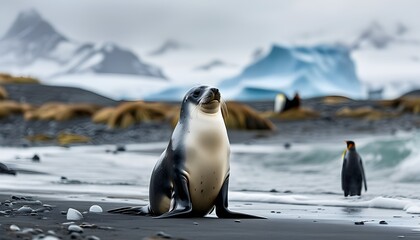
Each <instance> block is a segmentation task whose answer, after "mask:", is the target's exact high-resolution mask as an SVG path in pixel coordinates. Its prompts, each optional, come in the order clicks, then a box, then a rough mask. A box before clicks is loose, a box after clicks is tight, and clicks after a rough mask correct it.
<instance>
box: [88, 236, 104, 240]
mask: <svg viewBox="0 0 420 240" xmlns="http://www.w3.org/2000/svg"><path fill="white" fill-rule="evenodd" d="M86 240H101V239H100V238H99V237H97V236H93V235H92V236H87V237H86Z"/></svg>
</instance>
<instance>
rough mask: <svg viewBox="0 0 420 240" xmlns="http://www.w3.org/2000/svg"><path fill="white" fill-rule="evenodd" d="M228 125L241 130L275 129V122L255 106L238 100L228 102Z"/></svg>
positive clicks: (226, 121)
mask: <svg viewBox="0 0 420 240" xmlns="http://www.w3.org/2000/svg"><path fill="white" fill-rule="evenodd" d="M226 107H227V116H225V117H224V119H225V123H226V127H227V128H229V129H240V130H275V129H276V127H275V126H274V124H273V123H272V122H271V121H270V120H268V119H266V118H264V117H262V116H261V115H260V114H259V113H258V112H257V111H255V110H254V109H253V108H251V107H249V106H247V105H245V104H242V103H238V102H227V103H226Z"/></svg>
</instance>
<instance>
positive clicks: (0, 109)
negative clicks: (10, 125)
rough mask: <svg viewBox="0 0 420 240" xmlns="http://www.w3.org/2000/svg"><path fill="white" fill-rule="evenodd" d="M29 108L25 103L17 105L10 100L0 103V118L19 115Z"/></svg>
mask: <svg viewBox="0 0 420 240" xmlns="http://www.w3.org/2000/svg"><path fill="white" fill-rule="evenodd" d="M31 108H32V106H30V105H29V104H26V103H18V102H15V101H10V100H6V101H0V117H7V116H9V115H12V114H20V113H23V112H25V111H26V110H28V109H31Z"/></svg>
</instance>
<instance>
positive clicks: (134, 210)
mask: <svg viewBox="0 0 420 240" xmlns="http://www.w3.org/2000/svg"><path fill="white" fill-rule="evenodd" d="M108 212H109V213H120V214H130V215H142V216H146V215H150V209H149V206H139V207H122V208H116V209H111V210H109V211H108Z"/></svg>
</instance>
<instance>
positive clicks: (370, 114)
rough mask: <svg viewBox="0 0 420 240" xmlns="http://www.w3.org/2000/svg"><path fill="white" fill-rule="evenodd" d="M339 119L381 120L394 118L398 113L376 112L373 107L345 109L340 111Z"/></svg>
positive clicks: (337, 113)
mask: <svg viewBox="0 0 420 240" xmlns="http://www.w3.org/2000/svg"><path fill="white" fill-rule="evenodd" d="M335 115H336V116H337V117H344V118H361V119H365V120H371V121H373V120H380V119H384V118H392V117H396V116H398V114H396V113H389V112H384V111H379V110H375V109H373V108H372V107H359V108H354V109H351V108H349V107H344V108H341V109H339V110H338V111H337V112H336V114H335Z"/></svg>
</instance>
